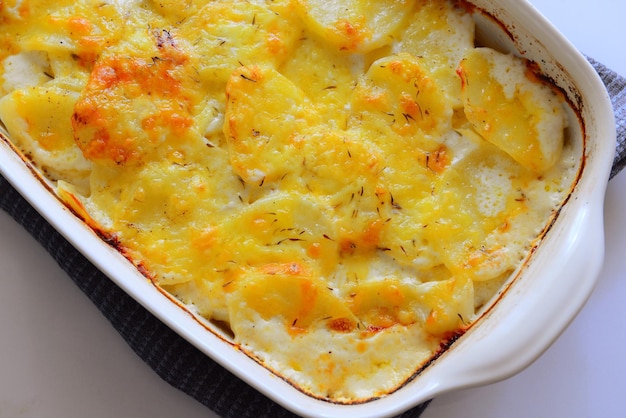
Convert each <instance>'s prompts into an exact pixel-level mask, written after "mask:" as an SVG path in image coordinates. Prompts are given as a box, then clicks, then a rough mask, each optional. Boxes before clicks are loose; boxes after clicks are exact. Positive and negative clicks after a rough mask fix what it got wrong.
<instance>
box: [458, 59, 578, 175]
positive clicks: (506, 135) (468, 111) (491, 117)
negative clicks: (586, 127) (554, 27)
mask: <svg viewBox="0 0 626 418" xmlns="http://www.w3.org/2000/svg"><path fill="white" fill-rule="evenodd" d="M458 71H459V75H460V76H461V79H462V81H463V87H462V96H463V102H464V109H465V115H466V116H467V119H468V120H469V121H470V123H471V124H472V126H473V127H474V129H476V131H477V132H478V133H479V134H480V135H481V136H482V137H483V138H484V139H486V140H487V141H489V142H491V143H492V144H494V145H496V146H497V147H498V148H500V149H502V150H503V151H505V152H506V153H508V154H509V155H510V156H511V157H513V159H515V160H516V161H517V162H518V163H520V164H521V165H522V166H524V167H526V168H528V169H530V170H532V171H534V172H536V173H544V172H546V171H547V170H548V169H550V167H552V166H553V165H554V164H555V163H556V161H557V160H558V158H559V156H560V154H561V149H562V147H563V140H564V129H565V125H566V119H565V113H564V110H563V104H562V103H563V101H562V99H561V97H559V96H558V95H557V94H556V93H555V92H554V90H553V89H552V88H551V87H549V86H548V85H547V84H544V83H543V82H541V81H540V80H539V79H538V78H537V77H536V76H535V75H534V74H533V73H532V71H531V68H530V66H529V64H528V63H527V62H526V61H525V60H523V59H521V58H518V57H516V56H514V55H506V54H502V53H500V52H497V51H494V50H492V49H488V48H477V49H474V50H472V51H469V52H468V53H467V54H466V55H465V57H464V58H463V60H462V61H461V64H460V66H459V70H458Z"/></svg>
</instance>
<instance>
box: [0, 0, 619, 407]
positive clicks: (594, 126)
mask: <svg viewBox="0 0 626 418" xmlns="http://www.w3.org/2000/svg"><path fill="white" fill-rule="evenodd" d="M472 4H474V5H475V6H476V7H477V8H478V9H480V10H482V11H484V12H485V14H481V13H476V21H477V37H478V38H479V40H480V42H482V43H485V44H488V45H489V46H494V47H497V48H498V49H500V50H503V51H516V52H517V53H518V54H519V55H522V56H524V57H526V58H528V59H530V60H532V61H534V62H536V63H537V64H538V66H539V68H540V69H541V71H542V73H543V74H545V75H546V76H547V77H549V78H551V79H552V80H553V81H554V82H555V83H556V84H557V85H558V86H559V87H560V88H561V89H562V90H563V91H564V92H565V93H566V95H567V96H568V99H569V100H570V102H571V104H572V107H573V111H572V113H571V115H570V118H571V121H570V122H571V124H570V125H571V126H570V128H569V130H568V135H569V136H570V140H571V141H574V143H575V144H576V146H577V147H578V149H579V151H580V164H581V171H580V176H579V178H578V182H577V185H576V187H575V188H574V190H573V193H572V194H571V196H570V197H569V199H568V201H567V204H566V205H565V206H564V207H563V208H562V210H561V211H560V214H559V216H558V217H557V218H556V221H555V222H554V224H553V225H552V226H551V227H550V229H549V231H548V232H547V234H546V235H545V237H544V239H543V240H542V242H541V243H540V244H539V246H538V247H537V249H536V251H535V253H534V254H533V256H532V257H531V259H530V260H529V262H528V263H526V264H525V265H524V266H523V268H522V269H521V270H520V271H519V273H518V274H517V275H516V277H515V278H514V280H512V281H511V282H510V284H509V287H508V288H507V290H506V291H505V292H504V293H503V294H502V295H501V296H500V297H499V299H498V301H497V303H495V304H494V305H492V306H491V308H490V309H488V310H487V311H486V312H485V313H484V314H483V315H482V317H481V318H480V319H479V320H478V321H477V322H476V323H475V324H474V325H473V326H472V327H471V328H470V329H469V331H468V332H467V333H465V334H464V335H463V336H462V337H460V338H459V339H458V340H457V341H455V342H454V343H453V344H452V345H451V346H450V347H449V348H448V350H446V351H445V352H444V353H443V354H442V355H441V356H440V357H439V358H437V359H436V360H434V361H432V362H431V364H430V365H429V366H428V367H427V368H426V369H425V370H423V371H422V372H421V373H420V374H419V375H418V376H416V377H415V378H414V379H413V380H411V381H410V382H408V383H407V384H406V385H404V386H403V387H402V388H401V389H399V390H397V391H396V392H394V393H392V394H390V395H388V396H386V397H383V398H380V399H376V400H372V401H370V402H367V403H365V404H357V405H340V404H333V403H328V402H325V401H321V400H317V399H314V398H312V397H309V396H307V395H305V394H304V393H302V392H300V391H298V390H297V389H295V388H294V387H293V386H291V385H290V384H289V383H287V382H285V381H284V380H282V379H281V378H279V377H277V376H275V375H274V374H272V373H271V372H270V371H268V370H267V369H265V368H264V367H262V366H261V365H259V364H258V363H256V362H255V361H254V360H252V359H250V358H249V357H247V356H246V355H245V354H243V353H242V352H240V351H239V350H237V349H236V348H235V347H234V346H233V345H232V344H231V343H230V342H229V339H228V336H226V335H223V334H221V332H220V330H219V329H217V328H216V329H211V326H210V324H206V323H205V322H203V321H201V320H200V319H197V318H195V319H194V318H193V317H192V316H191V315H190V314H189V312H187V311H185V310H184V309H182V308H181V307H180V306H178V305H177V304H176V303H173V302H172V300H171V299H170V298H168V297H167V296H166V295H164V294H163V293H162V292H161V291H159V290H158V289H157V288H156V287H155V286H154V285H153V284H152V283H151V282H150V281H149V280H148V279H146V278H145V277H144V276H142V275H141V274H140V273H139V272H138V271H137V269H136V268H135V267H134V266H133V265H132V264H131V263H129V262H128V261H127V260H126V259H125V258H124V257H122V256H121V255H120V254H119V253H117V252H116V251H115V250H114V249H113V248H112V247H110V246H109V245H107V244H106V243H105V242H103V241H102V240H101V239H100V238H99V237H98V235H97V234H95V233H94V232H93V231H92V230H90V229H89V228H88V227H87V226H86V225H85V224H84V223H82V222H81V221H80V220H79V219H78V218H77V217H75V216H74V215H73V213H72V212H71V211H70V210H69V209H67V208H66V207H65V206H64V205H62V204H61V203H60V202H59V200H58V199H57V198H56V197H55V196H54V195H53V194H52V193H51V190H52V189H51V188H50V187H49V186H48V185H46V183H45V181H43V180H42V179H41V178H40V176H38V175H37V174H36V170H35V169H34V168H33V167H31V166H29V165H28V164H27V163H25V162H24V161H23V159H22V158H21V157H20V156H19V155H18V153H16V152H15V150H14V149H13V148H12V147H11V145H10V144H9V142H8V141H7V140H2V141H0V172H1V173H2V175H3V176H5V178H7V179H8V180H9V181H10V182H11V183H12V184H13V185H14V186H15V187H16V188H17V190H19V191H20V193H21V194H22V195H23V196H24V197H25V198H26V199H27V200H28V201H29V202H30V203H31V204H32V205H33V206H34V207H35V208H36V209H37V210H38V211H39V212H40V213H41V214H42V215H43V216H44V217H45V218H46V219H47V220H48V221H49V222H50V223H51V224H52V225H53V226H54V227H55V228H56V229H58V230H59V231H60V232H61V233H62V234H63V235H64V236H65V237H66V238H67V239H68V240H69V241H70V242H71V243H72V244H73V245H74V246H75V247H76V248H78V249H79V250H80V251H81V252H82V253H83V254H84V255H85V256H86V257H87V258H88V259H89V260H91V261H92V262H93V263H94V264H95V265H96V266H97V267H98V268H100V269H101V270H102V271H103V272H104V273H105V274H107V275H108V276H109V277H110V278H111V279H112V280H113V281H114V282H115V283H116V284H118V285H119V286H120V287H121V288H122V289H123V290H124V291H126V292H127V293H128V294H129V295H131V296H132V297H133V298H135V299H136V300H137V301H138V302H140V303H141V304H142V305H143V306H145V307H146V308H147V309H148V310H150V311H151V312H152V313H154V314H155V315H156V316H157V317H158V318H160V319H161V320H162V321H163V322H164V323H166V324H167V325H168V326H170V327H171V328H172V329H173V330H175V331H176V332H177V333H179V334H180V335H181V336H182V337H184V338H186V339H187V340H188V341H190V342H191V343H192V344H194V345H195V346H196V347H198V348H199V349H200V350H201V351H202V352H204V353H206V355H207V356H210V357H211V358H213V359H214V360H216V361H217V362H219V363H220V364H222V365H223V366H224V367H226V368H227V369H229V370H230V371H231V372H233V373H234V374H235V375H237V376H239V377H240V378H241V379H243V380H244V381H246V382H248V383H249V384H250V385H252V386H253V387H255V388H256V389H257V390H259V391H260V392H262V393H264V394H265V395H267V396H268V397H269V398H271V399H273V400H274V401H276V402H278V403H279V404H281V405H283V406H284V407H285V408H287V409H289V410H291V411H293V412H295V413H296V414H299V415H303V416H320V417H345V416H350V417H380V416H394V415H397V414H400V413H401V412H403V411H405V410H407V409H409V408H411V407H414V406H416V405H418V404H420V403H422V402H424V401H427V400H429V399H431V398H433V397H435V396H437V395H439V394H442V393H444V392H448V391H451V390H455V389H459V388H463V387H468V386H475V385H482V384H486V383H490V382H493V381H497V380H501V379H504V378H507V377H509V376H511V375H513V374H515V373H517V372H519V371H521V370H522V369H523V368H525V367H526V366H528V365H529V364H530V363H531V362H532V361H534V360H535V359H536V358H537V357H538V356H540V355H541V354H542V352H543V351H544V350H546V349H547V348H548V347H549V346H550V344H551V343H552V342H553V341H554V340H555V339H556V338H557V337H558V336H559V335H560V333H561V332H563V331H564V329H565V328H566V327H567V325H568V324H569V323H570V321H572V319H573V318H574V317H575V315H576V314H577V313H578V311H579V310H580V309H581V308H582V306H583V304H584V303H585V301H586V300H587V298H588V297H589V295H590V293H591V292H592V289H593V287H594V284H595V282H596V280H597V277H598V274H599V272H600V268H601V265H602V260H603V255H604V237H603V200H604V192H605V187H606V183H607V180H608V176H609V172H610V168H611V163H612V161H613V156H614V150H615V124H614V119H613V113H612V108H611V103H610V100H609V97H608V95H607V93H606V90H605V88H604V86H603V84H602V82H601V80H600V79H599V77H598V76H597V74H596V73H595V71H594V69H593V68H592V67H591V66H590V65H589V63H588V62H587V61H586V59H585V58H584V57H583V56H582V55H581V54H580V53H578V52H577V51H576V50H575V48H574V47H573V46H572V45H571V44H570V43H569V42H568V41H567V40H566V39H564V37H563V36H562V35H561V34H559V33H558V32H557V30H556V29H555V28H554V27H553V26H552V25H551V24H550V23H549V22H547V21H546V19H545V18H543V17H542V16H541V15H540V14H539V13H538V12H537V11H536V10H535V9H534V8H533V7H532V6H531V4H530V3H528V2H527V1H523V0H476V1H473V2H472Z"/></svg>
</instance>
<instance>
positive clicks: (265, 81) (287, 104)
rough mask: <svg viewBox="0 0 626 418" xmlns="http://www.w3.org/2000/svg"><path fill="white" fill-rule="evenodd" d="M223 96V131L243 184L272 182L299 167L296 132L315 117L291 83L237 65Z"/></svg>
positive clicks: (270, 71) (265, 70) (299, 137)
mask: <svg viewBox="0 0 626 418" xmlns="http://www.w3.org/2000/svg"><path fill="white" fill-rule="evenodd" d="M226 95H227V103H226V115H225V123H224V133H225V135H226V138H227V141H228V144H229V149H230V151H231V162H232V164H233V167H234V169H235V171H236V172H237V173H238V174H239V175H240V176H241V178H242V179H243V180H244V181H245V182H247V183H256V184H262V183H265V182H270V181H275V180H278V179H280V178H281V177H283V176H284V175H285V174H287V173H290V172H291V171H292V170H293V169H294V168H297V167H299V166H300V165H301V156H300V155H299V154H300V153H299V148H300V147H301V142H302V140H303V138H302V135H301V132H303V131H304V130H305V129H306V128H308V127H309V126H312V125H314V124H315V122H317V121H318V120H319V117H318V115H317V114H316V113H315V110H314V109H313V106H312V104H311V103H310V101H309V100H308V98H307V97H306V96H305V95H304V93H303V92H302V91H301V90H300V89H298V88H297V87H296V85H295V84H293V83H292V82H291V81H290V80H289V79H287V78H286V77H284V76H283V75H281V74H280V73H279V72H278V71H276V70H274V69H272V68H267V67H265V68H262V67H259V66H251V67H241V68H239V69H238V70H237V71H235V72H234V73H233V74H232V76H231V77H230V80H229V81H228V84H227V86H226Z"/></svg>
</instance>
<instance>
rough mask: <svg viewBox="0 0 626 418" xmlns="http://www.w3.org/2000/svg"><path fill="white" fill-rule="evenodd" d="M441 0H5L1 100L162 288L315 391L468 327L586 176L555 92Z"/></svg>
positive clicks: (10, 123) (15, 128)
mask: <svg viewBox="0 0 626 418" xmlns="http://www.w3.org/2000/svg"><path fill="white" fill-rule="evenodd" d="M475 12H476V11H475V10H474V9H473V8H472V7H470V5H469V4H466V3H463V2H455V1H446V0H382V1H374V0H369V1H368V0H360V1H359V0H353V1H349V0H337V1H334V2H326V1H323V0H275V1H272V0H249V1H207V0H205V1H202V0H186V1H184V2H181V1H174V0H158V1H157V0H141V1H140V0H126V1H124V0H117V1H116V0H95V1H90V0H71V1H69V0H59V1H49V0H46V1H42V0H31V1H28V0H8V1H1V2H0V24H1V25H2V31H1V32H2V33H0V68H1V71H0V75H1V78H0V95H1V96H2V99H0V118H1V120H2V122H3V124H4V126H5V128H6V131H7V132H8V133H9V136H10V138H11V139H12V141H14V143H15V145H16V146H17V147H18V148H19V149H20V150H21V151H22V153H23V154H24V156H25V158H28V159H29V160H30V161H31V162H32V163H33V164H34V165H35V166H36V167H38V169H40V170H41V172H42V173H44V175H45V176H46V177H47V178H48V179H49V180H50V181H51V184H52V185H53V187H54V190H55V191H56V193H57V194H58V196H59V198H60V199H62V200H63V201H64V202H65V203H66V204H67V205H69V206H70V207H71V208H72V209H73V210H74V211H75V212H76V213H77V214H78V215H79V216H81V217H82V218H83V219H84V220H85V221H87V222H88V223H89V224H90V225H91V226H93V227H95V228H97V229H98V230H99V231H104V234H105V235H106V236H107V237H108V238H109V239H110V241H111V242H112V243H114V245H115V246H116V247H117V248H119V249H120V251H122V252H123V254H124V255H125V256H126V257H127V258H128V259H129V260H131V261H132V262H133V263H134V264H135V265H136V266H137V268H139V269H140V271H141V272H142V273H143V274H145V275H146V277H148V278H149V279H151V280H152V281H153V282H154V283H155V285H156V286H158V287H159V288H160V289H163V290H164V291H165V292H167V293H169V294H170V295H172V296H173V297H175V298H176V299H177V300H179V301H180V302H181V304H182V305H184V306H186V307H187V309H189V310H190V311H191V312H193V313H195V314H197V315H198V317H199V318H205V319H206V320H208V321H211V322H213V323H214V324H219V327H220V329H224V330H227V331H225V332H227V333H228V334H232V336H231V337H230V339H231V342H232V343H233V344H234V345H235V346H236V347H237V348H238V349H240V350H242V351H244V352H245V353H247V354H248V355H250V356H251V357H253V358H254V359H256V360H257V361H258V362H260V363H261V364H263V365H265V366H266V367H267V368H269V369H271V370H273V371H274V372H275V373H277V374H278V375H280V376H281V377H283V378H284V379H286V380H287V381H289V382H291V383H292V384H293V385H295V386H297V387H298V388H300V389H301V390H302V391H304V392H306V393H309V394H311V395H312V396H315V397H318V398H321V399H327V400H330V401H333V402H346V403H348V402H362V401H366V400H368V399H372V398H374V397H379V396H383V395H385V394H387V393H390V392H391V391H394V390H395V389H397V388H399V387H400V386H401V385H403V383H405V382H407V381H408V380H410V379H411V378H412V377H414V376H415V375H416V374H417V373H419V371H420V370H421V369H422V368H423V367H425V365H427V364H428V362H429V361H430V360H431V359H433V358H434V357H436V356H437V355H438V353H440V351H441V350H442V349H443V348H444V347H445V346H446V344H449V343H450V342H451V341H452V340H454V338H456V337H457V336H458V335H460V334H461V333H463V332H464V331H465V330H466V329H467V328H468V327H469V326H470V325H471V324H472V323H473V321H474V320H475V319H476V318H477V316H478V315H479V314H480V312H481V309H483V308H484V307H485V306H489V302H490V301H491V300H494V299H495V298H497V295H498V291H499V289H501V288H502V287H503V285H504V284H505V283H506V282H507V279H508V278H510V277H511V276H512V275H513V274H514V273H515V272H516V270H518V269H519V268H520V266H521V265H522V264H523V262H524V261H525V260H526V259H527V258H528V257H529V254H530V253H531V252H532V248H533V247H534V246H535V245H536V244H537V242H538V240H539V239H541V236H542V233H543V232H544V231H545V230H546V229H547V228H548V227H549V225H550V223H551V222H552V220H553V219H554V217H555V216H556V213H558V210H559V208H560V206H561V205H562V204H563V203H564V201H565V200H566V198H567V196H568V193H569V192H570V189H571V187H572V183H573V179H574V177H575V176H576V174H577V167H578V165H577V162H576V158H575V156H574V155H573V151H572V146H571V144H569V143H568V141H566V140H565V139H564V138H565V135H564V132H565V130H566V128H567V120H568V118H567V116H566V115H567V112H566V111H565V110H564V109H565V101H564V99H563V98H562V96H561V95H560V94H559V93H558V92H556V90H555V89H553V88H552V87H551V86H550V85H549V84H547V83H545V82H544V81H543V79H542V77H540V76H539V75H537V74H536V72H534V68H535V66H533V65H531V64H530V63H528V62H525V61H524V60H523V59H522V58H518V57H517V56H514V55H512V54H507V53H503V52H497V51H495V50H493V49H490V48H487V47H479V46H477V45H476V42H475V39H474V25H475V22H474V19H473V13H475Z"/></svg>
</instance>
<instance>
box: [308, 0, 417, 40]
mask: <svg viewBox="0 0 626 418" xmlns="http://www.w3.org/2000/svg"><path fill="white" fill-rule="evenodd" d="M296 4H297V5H298V12H299V13H300V16H301V17H302V18H303V20H304V22H305V24H306V25H307V27H308V28H309V30H311V31H312V32H313V33H316V34H317V35H318V36H320V37H321V38H323V39H325V40H326V41H327V42H329V43H330V44H332V45H334V46H335V47H337V48H339V49H340V50H344V51H349V52H367V51H371V50H373V49H375V48H379V47H381V46H383V45H385V44H387V43H390V42H391V41H392V40H393V37H394V34H395V31H396V30H397V29H398V28H399V27H400V26H401V25H402V24H403V23H404V21H405V19H406V17H407V16H408V15H409V14H410V12H411V11H412V10H413V4H414V1H413V0H381V1H358V0H340V1H333V2H328V1H325V0H297V2H296Z"/></svg>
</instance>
